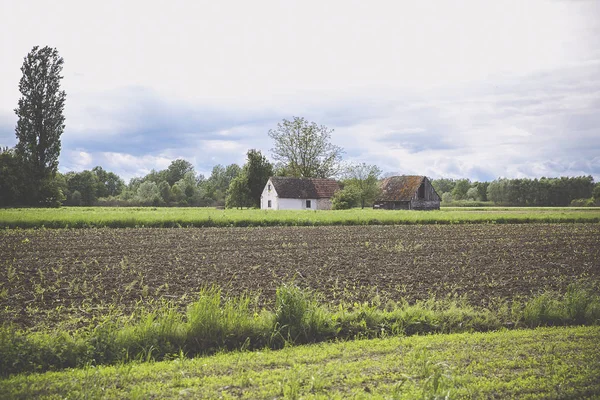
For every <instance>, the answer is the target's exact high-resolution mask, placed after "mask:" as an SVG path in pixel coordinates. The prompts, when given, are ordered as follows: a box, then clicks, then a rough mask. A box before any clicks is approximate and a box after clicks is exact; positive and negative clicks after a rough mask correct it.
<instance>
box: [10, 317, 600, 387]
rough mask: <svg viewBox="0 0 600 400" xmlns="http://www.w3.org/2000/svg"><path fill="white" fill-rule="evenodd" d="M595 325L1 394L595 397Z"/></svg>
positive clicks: (250, 360) (262, 354)
mask: <svg viewBox="0 0 600 400" xmlns="http://www.w3.org/2000/svg"><path fill="white" fill-rule="evenodd" d="M599 342H600V328H599V327H568V328H565V327H554V328H537V329H534V330H514V331H499V332H490V333H462V334H451V335H443V334H439V335H428V336H413V337H409V338H398V337H396V338H384V339H373V340H357V341H350V342H341V343H334V344H316V345H307V346H298V347H289V348H286V349H283V350H278V351H272V350H263V351H256V352H235V353H228V354H220V355H215V356H211V357H200V358H195V359H187V358H186V357H184V356H181V357H175V359H173V360H170V361H164V362H144V363H129V364H122V365H117V366H111V367H91V366H87V367H85V368H82V369H73V370H65V371H62V372H49V373H45V374H31V375H18V376H13V377H10V378H8V379H4V380H0V393H2V394H3V396H4V397H5V398H13V399H21V398H22V399H28V398H103V399H122V398H130V399H136V398H144V399H146V398H160V399H176V398H239V397H242V398H252V399H272V398H289V399H298V398H320V399H327V398H333V399H344V398H358V399H362V398H369V399H371V398H375V399H380V398H386V399H390V398H391V399H434V398H519V399H537V398H597V397H598V396H600V380H598V376H600V346H598V343H599Z"/></svg>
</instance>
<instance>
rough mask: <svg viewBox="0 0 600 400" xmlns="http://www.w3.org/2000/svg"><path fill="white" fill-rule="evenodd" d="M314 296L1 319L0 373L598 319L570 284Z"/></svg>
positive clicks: (208, 297)
mask: <svg viewBox="0 0 600 400" xmlns="http://www.w3.org/2000/svg"><path fill="white" fill-rule="evenodd" d="M316 298H317V297H316V296H315V293H313V292H310V291H306V290H302V289H300V288H298V287H297V286H295V285H293V284H286V285H283V286H281V287H279V288H278V289H277V291H276V298H275V307H274V310H273V311H272V312H271V311H269V310H266V309H263V310H260V309H258V306H257V304H256V302H253V301H251V300H250V299H251V297H249V296H245V295H242V296H240V297H236V298H225V299H223V298H222V293H221V291H220V290H219V289H217V288H215V287H212V288H208V289H202V290H201V291H200V293H199V296H198V299H197V300H196V301H194V302H193V303H192V304H190V306H189V307H188V309H187V311H186V312H185V314H183V313H181V312H180V311H178V309H177V308H175V307H174V306H173V305H171V304H169V303H163V304H162V305H159V306H158V307H157V308H155V309H150V310H144V309H143V308H140V309H137V310H135V313H134V315H132V316H125V315H118V314H116V315H111V314H109V315H107V316H106V317H105V318H103V319H100V320H96V321H94V322H93V326H92V327H90V328H84V329H79V330H77V331H74V332H72V333H70V332H65V331H60V330H55V331H50V332H24V331H22V330H19V329H18V328H16V327H14V326H11V325H6V324H5V325H2V326H0V374H1V375H8V374H13V373H20V372H25V371H29V372H33V371H44V370H51V369H61V368H68V367H81V366H83V365H86V364H89V363H96V364H113V363H116V362H119V361H123V360H124V361H129V360H141V361H149V360H162V359H165V358H167V357H168V356H169V355H170V354H174V353H179V354H187V355H188V356H194V355H198V354H206V353H214V352H218V351H221V350H234V349H257V348H263V347H265V346H268V347H271V348H281V347H283V346H284V345H285V344H300V343H310V342H320V341H324V340H332V339H338V340H346V339H353V338H373V337H386V336H389V335H414V334H424V333H453V332H465V331H489V330H496V329H500V328H502V327H515V328H519V327H522V326H530V327H535V326H544V325H570V324H577V325H598V324H599V323H600V296H598V294H597V293H596V292H594V291H592V290H591V289H588V288H585V287H583V286H582V285H580V284H577V285H571V286H569V288H568V290H567V292H566V293H565V294H562V295H560V294H557V293H550V292H548V293H543V294H541V295H539V296H536V297H534V298H532V299H531V300H530V301H529V302H526V303H525V305H524V307H518V306H517V307H515V306H514V304H513V306H512V307H511V306H509V304H507V303H499V304H497V305H496V306H494V307H488V308H481V309H477V308H474V307H472V306H469V305H468V304H467V303H466V302H465V301H464V299H457V298H447V299H435V298H433V297H432V298H430V299H428V300H426V301H417V302H416V303H415V304H409V303H408V302H406V301H401V302H399V303H394V304H386V305H385V307H381V304H379V302H378V300H377V298H375V299H374V300H373V301H372V302H366V303H362V304H357V303H355V304H353V305H348V304H340V305H339V306H338V307H336V308H334V309H331V308H330V307H329V306H327V305H324V304H319V303H318V302H317V300H316ZM523 324H524V325H523Z"/></svg>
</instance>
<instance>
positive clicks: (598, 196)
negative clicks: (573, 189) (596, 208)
mask: <svg viewBox="0 0 600 400" xmlns="http://www.w3.org/2000/svg"><path fill="white" fill-rule="evenodd" d="M592 197H593V198H594V200H596V201H597V202H600V182H598V183H596V185H594V190H593V191H592Z"/></svg>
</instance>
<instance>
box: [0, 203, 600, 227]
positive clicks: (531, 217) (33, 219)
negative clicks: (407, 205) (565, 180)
mask: <svg viewBox="0 0 600 400" xmlns="http://www.w3.org/2000/svg"><path fill="white" fill-rule="evenodd" d="M530 222H600V208H571V207H568V208H494V207H490V208H473V209H465V208H461V207H456V208H443V209H441V210H439V211H427V212H425V211H420V212H419V211H388V210H373V209H364V210H361V209H353V210H342V211H272V210H271V211H267V210H217V209H214V208H150V207H145V208H124V207H120V208H119V207H62V208H59V209H26V208H21V209H19V208H17V209H0V228H17V227H18V228H39V227H42V226H43V227H45V228H86V227H112V228H125V227H129V228H132V227H181V226H183V227H213V226H216V227H221V226H314V225H395V224H461V223H530Z"/></svg>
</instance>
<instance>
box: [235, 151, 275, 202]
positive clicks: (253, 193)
mask: <svg viewBox="0 0 600 400" xmlns="http://www.w3.org/2000/svg"><path fill="white" fill-rule="evenodd" d="M247 157H248V161H247V162H246V165H244V175H245V179H246V183H247V185H248V190H249V193H250V194H249V196H250V199H251V201H252V206H254V207H260V196H261V194H262V191H263V189H264V188H265V185H266V184H267V181H268V180H269V178H270V177H271V176H273V165H272V164H271V163H270V162H269V161H268V160H267V159H266V158H265V156H263V155H262V154H261V152H260V151H258V150H254V149H251V150H248V153H247ZM232 182H233V181H232ZM229 187H230V188H231V184H230V185H229Z"/></svg>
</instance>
